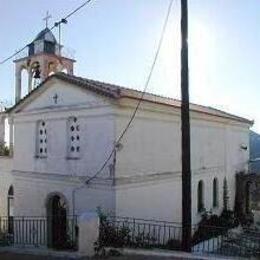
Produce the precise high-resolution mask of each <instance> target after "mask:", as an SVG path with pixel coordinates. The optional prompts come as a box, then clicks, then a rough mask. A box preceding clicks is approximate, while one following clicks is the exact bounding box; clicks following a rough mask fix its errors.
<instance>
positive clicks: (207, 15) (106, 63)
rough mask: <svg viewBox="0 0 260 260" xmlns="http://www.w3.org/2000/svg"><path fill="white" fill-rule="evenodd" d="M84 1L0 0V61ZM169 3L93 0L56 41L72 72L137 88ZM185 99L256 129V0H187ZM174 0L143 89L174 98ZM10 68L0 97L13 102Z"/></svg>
mask: <svg viewBox="0 0 260 260" xmlns="http://www.w3.org/2000/svg"><path fill="white" fill-rule="evenodd" d="M82 2H83V0H37V1H35V0H34V1H33V0H24V1H17V0H0V10H1V25H0V35H1V37H0V59H1V60H2V59H3V58H5V57H6V56H8V55H10V54H11V53H12V52H13V51H14V50H17V49H19V48H20V47H22V46H23V45H24V44H26V43H28V42H29V41H31V40H32V39H33V38H34V37H35V35H36V34H37V33H38V32H39V31H40V30H41V29H43V28H44V22H43V21H42V18H43V16H44V15H45V13H46V11H47V10H49V12H50V13H51V14H52V17H53V19H51V20H50V23H51V24H53V22H54V21H56V20H58V19H59V18H61V17H62V16H64V15H65V14H67V13H68V12H70V11H71V10H72V9H74V8H75V7H77V6H78V5H79V4H81V3H82ZM168 3H169V1H168V0H93V2H92V3H91V4H90V5H89V6H87V7H85V8H84V9H82V10H81V11H80V12H79V13H77V14H76V15H75V16H73V17H71V19H70V20H69V23H68V24H67V25H66V26H65V27H64V30H63V44H64V45H65V46H68V47H70V48H73V49H74V50H75V51H76V54H75V58H76V59H77V63H76V67H75V74H76V75H80V76H84V77H88V78H92V79H98V80H102V81H108V82H111V83H116V84H120V85H125V86H129V87H133V88H137V89H142V88H143V84H144V82H145V79H146V77H147V74H148V71H149V69H150V66H151V62H152V59H153V56H154V52H155V48H156V46H157V43H158V38H159V34H160V31H161V27H162V23H163V19H164V17H165V13H166V9H167V6H168ZM189 14H190V25H189V31H190V37H189V42H190V95H191V101H192V102H195V103H199V104H203V105H208V106H213V107H216V108H219V109H223V110H225V111H227V112H231V113H235V114H237V115H241V116H244V117H247V118H249V119H254V120H255V126H254V127H253V129H254V130H256V131H259V132H260V91H259V89H258V88H259V87H260V84H259V83H260V79H259V75H260V51H259V48H260V28H259V24H260V1H259V0H250V1H245V0H210V1H209V0H207V1H206V0H190V1H189ZM179 19H180V0H175V3H174V5H173V9H172V13H171V18H170V22H169V25H168V28H167V33H166V37H165V41H164V43H163V46H162V51H161V54H160V57H159V60H158V63H157V66H156V70H155V73H154V74H153V78H152V81H151V85H150V87H149V91H150V92H155V93H157V94H162V95H166V96H170V97H175V98H179V97H180V67H179V59H180V57H179V51H180V50H179V47H180V41H179V39H180V38H179V30H180V25H179ZM13 92H14V67H13V64H12V62H11V61H10V62H8V63H6V64H5V65H0V99H7V100H12V99H13Z"/></svg>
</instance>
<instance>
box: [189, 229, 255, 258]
mask: <svg viewBox="0 0 260 260" xmlns="http://www.w3.org/2000/svg"><path fill="white" fill-rule="evenodd" d="M201 230H204V231H201ZM196 232H197V233H196ZM196 232H195V234H194V246H193V252H197V253H204V254H205V253H209V254H219V255H225V256H243V257H250V256H257V255H259V253H260V232H255V231H250V230H248V229H240V230H235V229H227V228H222V227H212V226H200V227H199V228H198V229H197V230H196ZM198 232H200V235H197V234H198ZM205 232H207V235H206V236H205V234H206V233H205ZM199 237H201V238H203V239H199Z"/></svg>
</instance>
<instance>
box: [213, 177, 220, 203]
mask: <svg viewBox="0 0 260 260" xmlns="http://www.w3.org/2000/svg"><path fill="white" fill-rule="evenodd" d="M218 190H219V189H218V179H217V178H214V180H213V208H217V207H218V198H219V197H218Z"/></svg>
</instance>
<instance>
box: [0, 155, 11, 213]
mask: <svg viewBox="0 0 260 260" xmlns="http://www.w3.org/2000/svg"><path fill="white" fill-rule="evenodd" d="M12 167H13V159H12V158H11V157H5V156H0V216H7V195H8V189H9V187H10V186H11V185H13V176H12V174H11V171H12Z"/></svg>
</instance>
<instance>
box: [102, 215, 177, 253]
mask: <svg viewBox="0 0 260 260" xmlns="http://www.w3.org/2000/svg"><path fill="white" fill-rule="evenodd" d="M181 232H182V228H181V226H180V225H179V224H178V223H172V222H163V221H154V220H145V219H136V218H126V217H105V218H104V219H101V225H100V243H101V244H102V245H103V246H114V247H134V248H153V247H156V248H165V249H170V248H171V249H176V250H177V249H180V245H181V235H182V233H181Z"/></svg>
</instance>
